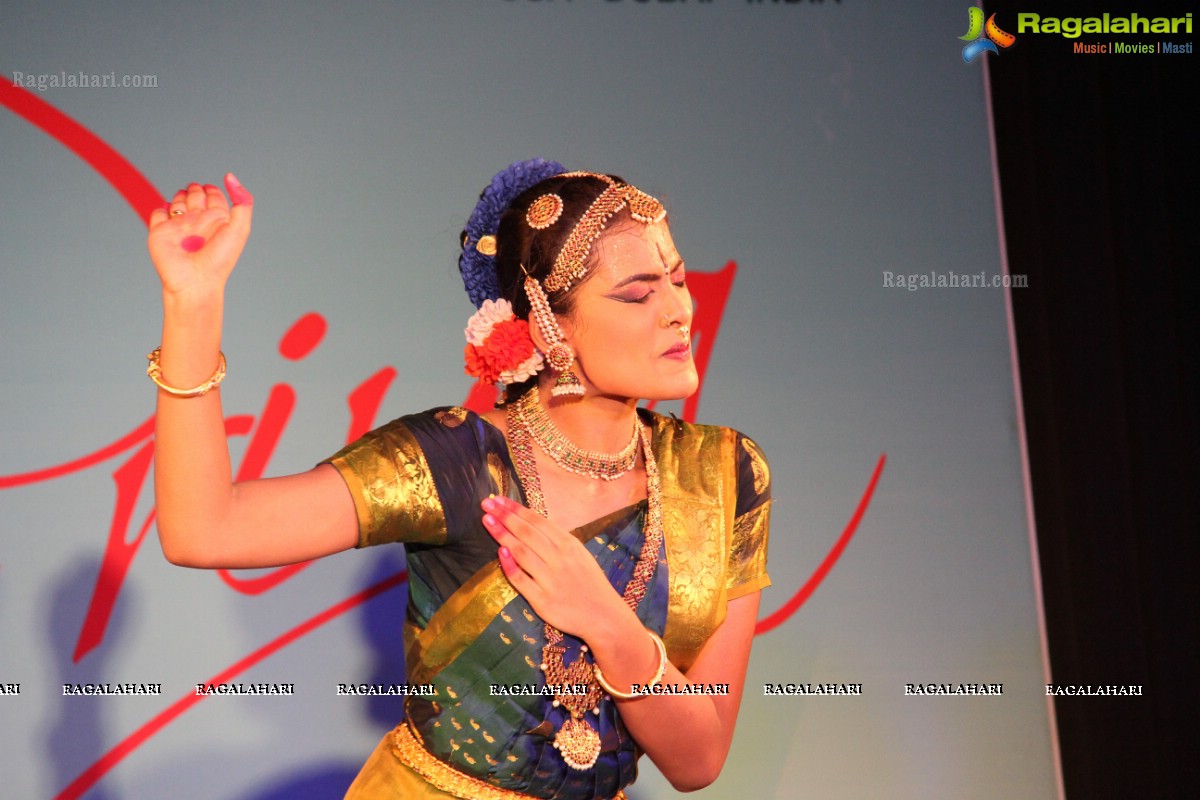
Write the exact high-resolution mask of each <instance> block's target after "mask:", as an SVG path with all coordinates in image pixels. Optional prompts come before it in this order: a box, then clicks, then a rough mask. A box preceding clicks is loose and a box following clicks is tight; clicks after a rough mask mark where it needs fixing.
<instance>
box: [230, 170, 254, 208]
mask: <svg viewBox="0 0 1200 800" xmlns="http://www.w3.org/2000/svg"><path fill="white" fill-rule="evenodd" d="M225 188H226V189H228V190H229V197H230V198H231V199H232V200H233V204H234V205H235V206H252V205H254V195H252V194H250V193H249V192H247V191H246V187H245V186H242V182H241V181H239V180H238V179H237V176H236V175H234V174H233V173H232V172H231V173H229V174H228V175H226V176H225Z"/></svg>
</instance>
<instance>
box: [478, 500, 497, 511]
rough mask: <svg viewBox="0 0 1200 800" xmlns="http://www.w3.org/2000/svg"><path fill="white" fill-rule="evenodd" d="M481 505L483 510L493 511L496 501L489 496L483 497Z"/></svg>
mask: <svg viewBox="0 0 1200 800" xmlns="http://www.w3.org/2000/svg"><path fill="white" fill-rule="evenodd" d="M481 505H482V506H483V510H484V511H495V510H496V501H495V500H493V499H492V498H490V497H488V498H485V499H484V501H483V503H481Z"/></svg>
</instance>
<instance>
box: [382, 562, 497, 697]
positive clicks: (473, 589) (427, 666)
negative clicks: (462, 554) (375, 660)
mask: <svg viewBox="0 0 1200 800" xmlns="http://www.w3.org/2000/svg"><path fill="white" fill-rule="evenodd" d="M516 596H517V590H516V589H514V588H513V586H512V584H511V583H509V582H508V578H506V577H505V576H504V572H503V571H502V570H501V569H500V562H499V561H493V562H491V563H489V564H487V566H485V567H483V568H482V569H480V570H479V571H478V572H476V573H475V574H474V575H472V576H471V577H470V578H468V579H467V581H466V582H465V583H463V585H462V586H460V587H458V589H457V590H455V592H454V594H452V595H450V597H448V598H446V602H444V603H442V605H441V607H439V608H438V610H437V611H435V612H434V613H433V616H432V617H430V618H429V624H428V625H426V626H425V630H423V631H421V632H420V633H419V634H417V636H416V638H415V639H414V640H413V643H412V647H411V648H409V652H408V653H406V658H407V659H408V680H409V682H410V683H433V678H434V676H436V675H437V674H438V673H439V672H441V671H442V670H443V669H445V668H446V667H447V666H449V665H450V664H451V663H452V662H453V661H454V659H456V658H458V657H459V656H460V655H462V653H463V651H464V650H466V649H467V647H469V646H470V645H471V643H472V642H474V641H475V640H476V639H477V638H478V637H479V636H480V635H481V634H482V633H483V632H484V631H485V630H487V627H488V625H490V624H492V620H494V619H495V618H496V617H497V616H498V615H499V614H500V612H501V611H502V610H503V609H504V607H505V606H507V605H508V604H509V603H511V602H512V601H513V598H515V597H516Z"/></svg>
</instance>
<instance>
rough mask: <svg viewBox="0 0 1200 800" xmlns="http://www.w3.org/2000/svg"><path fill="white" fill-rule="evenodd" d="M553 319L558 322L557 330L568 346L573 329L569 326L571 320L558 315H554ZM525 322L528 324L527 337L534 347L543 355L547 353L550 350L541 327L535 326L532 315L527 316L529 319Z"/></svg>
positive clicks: (535, 322)
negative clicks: (531, 340)
mask: <svg viewBox="0 0 1200 800" xmlns="http://www.w3.org/2000/svg"><path fill="white" fill-rule="evenodd" d="M554 319H555V320H557V322H558V330H559V334H560V336H561V337H562V340H563V341H564V342H567V343H568V344H570V342H571V331H572V330H573V329H574V328H573V326H572V325H571V320H570V319H569V318H568V317H566V316H562V315H559V314H555V315H554ZM527 321H528V323H529V336H530V338H532V339H533V344H534V346H535V347H537V349H538V350H541V351H542V352H543V353H545V352H548V351H549V350H550V342H548V341H547V340H546V336H545V333H543V331H542V326H541V325H538V324H537V321H536V320H535V319H534V318H533V315H532V314H530V315H529V319H528V320H527Z"/></svg>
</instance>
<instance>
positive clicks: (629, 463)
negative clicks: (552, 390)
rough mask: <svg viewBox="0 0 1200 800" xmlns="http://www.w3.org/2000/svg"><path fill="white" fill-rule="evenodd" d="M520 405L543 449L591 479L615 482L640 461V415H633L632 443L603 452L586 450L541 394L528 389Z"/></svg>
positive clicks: (577, 473) (561, 464) (568, 470)
mask: <svg viewBox="0 0 1200 800" xmlns="http://www.w3.org/2000/svg"><path fill="white" fill-rule="evenodd" d="M517 405H518V406H519V407H520V411H521V414H522V415H523V416H524V417H525V422H526V424H527V426H528V428H529V434H530V436H532V437H533V440H534V441H535V442H537V445H538V447H540V448H542V452H543V453H545V454H546V455H548V456H550V458H552V459H553V460H554V463H555V464H558V465H559V466H560V467H562V468H563V469H565V470H566V471H567V472H573V473H575V474H576V475H583V476H585V477H588V478H597V479H599V480H603V481H615V480H616V479H617V478H619V477H621V476H622V475H624V474H625V473H626V472H629V471H630V470H631V469H633V466H634V464H636V463H637V451H638V441H639V438H640V437H639V435H638V431H640V430H641V429H642V424H641V422H640V421H639V420H638V418H637V415H636V414H634V416H633V430H632V431H630V434H631V435H630V437H629V444H627V445H625V446H624V447H623V448H621V449H620V450H619V451H618V452H616V453H601V452H599V451H596V450H585V449H583V448H582V447H579V446H578V445H576V444H575V443H574V442H572V441H571V440H570V439H568V438H567V437H566V436H564V435H563V433H562V431H560V430H559V429H558V426H557V425H555V424H554V420H552V419H550V414H549V413H548V412H547V411H546V409H545V407H544V406H542V404H541V403H539V402H538V397H537V394H536V393H534V392H526V393H525V394H524V395H522V396H521V399H520V400H519V401H518V403H517Z"/></svg>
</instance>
